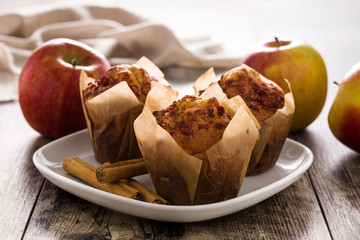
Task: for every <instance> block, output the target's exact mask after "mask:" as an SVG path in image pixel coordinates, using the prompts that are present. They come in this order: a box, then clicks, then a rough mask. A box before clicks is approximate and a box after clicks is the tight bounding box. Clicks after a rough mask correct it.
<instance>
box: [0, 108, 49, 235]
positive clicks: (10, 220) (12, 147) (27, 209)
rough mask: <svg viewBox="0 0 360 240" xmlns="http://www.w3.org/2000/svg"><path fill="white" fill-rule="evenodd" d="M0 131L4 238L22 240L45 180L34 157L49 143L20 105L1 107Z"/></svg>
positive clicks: (0, 217) (0, 219) (0, 216)
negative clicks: (32, 126)
mask: <svg viewBox="0 0 360 240" xmlns="http://www.w3.org/2000/svg"><path fill="white" fill-rule="evenodd" d="M0 132H1V138H0V149H1V157H0V165H1V168H0V182H1V184H0V203H1V204H0V226H1V227H0V236H1V238H2V239H20V237H21V236H22V234H23V231H24V229H25V228H26V224H27V221H28V219H29V217H30V214H31V211H32V208H33V206H34V204H35V202H36V199H37V196H38V194H39V192H40V188H41V185H42V184H43V181H44V178H43V177H42V176H41V175H40V174H39V172H38V171H37V170H36V168H35V167H34V165H33V163H32V155H33V153H34V152H35V151H36V150H37V149H38V148H39V147H40V146H42V145H44V144H45V143H47V142H49V140H47V139H45V138H42V137H40V136H39V135H38V134H37V133H36V132H34V131H33V130H32V129H31V128H30V127H29V126H28V125H27V123H26V122H25V119H24V118H23V116H22V113H21V110H20V107H19V104H18V102H9V103H1V104H0Z"/></svg>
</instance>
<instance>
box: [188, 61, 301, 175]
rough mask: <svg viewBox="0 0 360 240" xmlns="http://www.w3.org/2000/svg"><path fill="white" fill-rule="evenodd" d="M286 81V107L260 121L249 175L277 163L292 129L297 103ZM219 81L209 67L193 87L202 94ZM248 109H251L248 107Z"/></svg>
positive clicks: (260, 171) (197, 92) (248, 171)
mask: <svg viewBox="0 0 360 240" xmlns="http://www.w3.org/2000/svg"><path fill="white" fill-rule="evenodd" d="M241 67H247V68H248V66H246V65H242V66H241ZM261 78H263V79H264V78H265V77H264V76H262V75H261ZM284 81H285V82H286V83H287V84H284V85H285V86H286V85H287V86H288V88H287V89H283V90H284V92H285V96H284V101H285V104H284V107H283V108H281V109H278V110H277V111H276V113H275V114H274V115H273V116H271V117H270V118H268V119H266V120H265V121H262V122H259V123H260V126H261V128H260V140H259V142H258V143H257V144H256V146H255V148H254V150H253V152H252V154H251V159H250V163H249V166H248V170H247V173H246V175H248V176H250V175H255V174H259V173H262V172H264V171H266V170H268V169H270V168H272V167H273V166H274V165H275V163H276V162H277V160H278V158H279V156H280V153H281V150H282V148H283V146H284V143H285V140H286V137H287V136H288V133H289V131H290V127H291V123H292V118H293V114H294V110H295V103H294V98H293V94H292V91H291V88H290V84H289V82H288V81H287V80H286V79H284ZM217 82H218V80H217V79H216V75H215V73H214V71H213V69H209V70H208V71H207V72H206V73H204V74H203V75H202V76H201V77H199V78H198V80H196V82H195V83H194V86H193V88H194V90H195V93H196V94H200V93H201V92H203V91H204V90H205V89H207V88H210V87H213V86H214V85H217V86H219V84H218V83H217ZM279 85H282V84H279ZM284 85H282V86H284ZM219 87H220V86H219ZM224 95H225V94H224ZM248 111H250V110H249V109H248Z"/></svg>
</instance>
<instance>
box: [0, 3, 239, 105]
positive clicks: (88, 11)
mask: <svg viewBox="0 0 360 240" xmlns="http://www.w3.org/2000/svg"><path fill="white" fill-rule="evenodd" d="M58 37H65V38H71V39H74V40H78V41H81V42H84V43H86V44H88V45H90V46H92V47H94V48H95V49H97V50H99V51H100V52H102V53H103V54H104V55H105V56H106V57H107V58H108V59H109V60H110V62H111V64H112V65H115V64H120V63H134V62H135V61H136V60H137V59H139V58H140V57H141V56H146V57H148V58H149V59H150V60H151V61H153V62H154V63H155V64H156V65H158V66H159V67H166V66H169V65H179V66H183V67H205V68H206V67H226V68H230V67H233V66H237V65H239V64H240V62H241V58H240V57H228V56H226V55H225V54H224V53H223V51H222V48H221V45H220V44H214V43H212V42H211V41H209V39H206V38H198V39H197V38H196V37H197V36H194V37H195V38H193V39H191V40H189V39H188V40H186V39H179V38H178V37H177V36H175V34H174V33H173V32H172V31H171V30H170V29H169V28H168V27H166V26H165V25H164V24H160V23H156V22H154V21H151V20H148V19H145V18H142V17H141V16H138V15H136V14H134V13H132V12H129V11H127V10H125V9H123V8H120V7H119V6H116V7H115V6H98V5H84V4H81V5H74V4H71V5H46V6H43V7H42V8H40V9H39V8H24V9H19V10H17V11H14V12H8V13H3V14H0V102H4V101H12V100H15V99H17V88H18V76H19V73H20V72H21V67H22V65H23V64H24V62H25V60H26V58H27V57H28V56H29V55H30V54H31V52H32V50H34V49H35V48H36V47H37V46H39V45H41V44H42V43H43V42H45V41H47V40H50V39H53V38H58Z"/></svg>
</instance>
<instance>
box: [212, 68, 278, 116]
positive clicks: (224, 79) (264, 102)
mask: <svg viewBox="0 0 360 240" xmlns="http://www.w3.org/2000/svg"><path fill="white" fill-rule="evenodd" d="M219 85H220V87H221V88H222V90H223V92H224V93H225V94H226V96H227V97H228V98H232V97H235V96H237V95H240V96H241V97H242V98H243V99H244V101H245V102H246V104H247V106H248V107H249V108H250V110H251V112H252V113H253V114H254V116H255V117H256V118H257V119H258V120H259V121H264V120H266V119H268V118H269V117H271V116H272V115H274V114H275V112H276V111H277V109H281V108H282V107H283V106H284V91H283V90H282V89H281V88H280V87H279V86H278V85H277V84H276V83H274V82H272V81H270V80H266V79H261V77H260V74H259V73H258V72H257V71H255V70H254V69H251V68H244V67H237V68H233V69H231V70H230V71H228V72H226V73H224V74H223V75H222V76H221V79H220V81H219Z"/></svg>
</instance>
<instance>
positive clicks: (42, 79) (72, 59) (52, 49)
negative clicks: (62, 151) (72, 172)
mask: <svg viewBox="0 0 360 240" xmlns="http://www.w3.org/2000/svg"><path fill="white" fill-rule="evenodd" d="M82 68H84V70H85V71H86V73H87V74H88V75H89V76H91V77H93V78H98V77H100V76H102V75H103V74H104V73H105V71H106V70H107V69H109V68H110V63H109V61H108V60H107V59H106V58H105V56H104V55H102V54H101V53H100V52H98V51H96V50H95V49H93V48H91V47H90V46H88V45H86V44H83V43H80V42H78V41H75V40H71V39H66V38H57V39H53V40H49V41H47V42H45V43H44V44H42V45H41V46H39V47H38V48H36V49H35V50H34V51H33V52H32V54H31V55H30V56H29V57H28V59H27V60H26V62H25V64H24V66H23V68H22V71H21V74H20V76H19V102H20V107H21V110H22V112H23V115H24V117H25V119H26V121H27V122H28V123H29V125H30V126H31V127H32V128H33V129H34V130H36V131H37V132H39V133H40V134H41V135H43V136H46V137H49V138H59V137H62V136H65V135H67V134H69V133H72V132H75V131H78V130H81V129H83V128H86V122H85V117H84V113H83V110H82V105H81V98H80V90H79V76H80V72H81V69H82Z"/></svg>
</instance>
